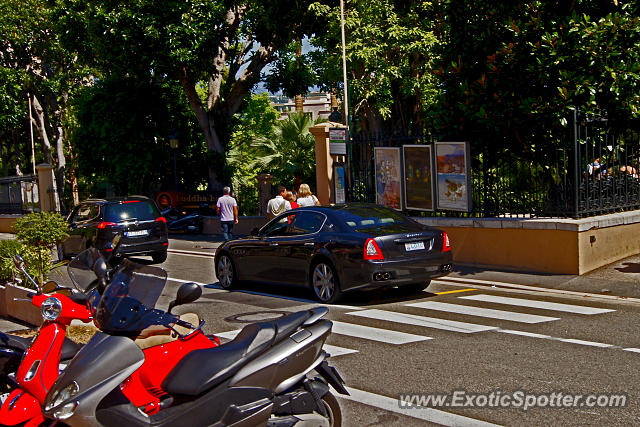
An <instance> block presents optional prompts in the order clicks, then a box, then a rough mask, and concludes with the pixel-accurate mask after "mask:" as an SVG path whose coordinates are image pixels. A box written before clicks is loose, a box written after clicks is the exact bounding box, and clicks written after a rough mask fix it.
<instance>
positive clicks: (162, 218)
mask: <svg viewBox="0 0 640 427" xmlns="http://www.w3.org/2000/svg"><path fill="white" fill-rule="evenodd" d="M156 221H160V222H164V223H165V224H166V223H167V219H166V218H165V217H163V216H159V217H158V218H156Z"/></svg>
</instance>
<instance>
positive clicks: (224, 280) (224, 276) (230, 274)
mask: <svg viewBox="0 0 640 427" xmlns="http://www.w3.org/2000/svg"><path fill="white" fill-rule="evenodd" d="M216 274H217V276H218V280H219V281H220V286H222V287H223V288H224V289H230V288H231V287H233V285H234V284H235V279H236V278H235V271H234V270H233V263H232V261H231V258H229V257H228V256H227V255H221V256H220V258H218V268H217V269H216Z"/></svg>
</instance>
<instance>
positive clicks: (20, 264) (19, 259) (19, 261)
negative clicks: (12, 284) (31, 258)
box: [13, 255, 25, 271]
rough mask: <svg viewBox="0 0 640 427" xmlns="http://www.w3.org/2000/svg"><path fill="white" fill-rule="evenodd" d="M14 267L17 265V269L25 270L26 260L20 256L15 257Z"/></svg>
mask: <svg viewBox="0 0 640 427" xmlns="http://www.w3.org/2000/svg"><path fill="white" fill-rule="evenodd" d="M13 265H15V266H16V268H17V269H18V270H20V271H22V270H24V269H25V265H24V260H23V259H22V257H21V256H20V255H14V256H13Z"/></svg>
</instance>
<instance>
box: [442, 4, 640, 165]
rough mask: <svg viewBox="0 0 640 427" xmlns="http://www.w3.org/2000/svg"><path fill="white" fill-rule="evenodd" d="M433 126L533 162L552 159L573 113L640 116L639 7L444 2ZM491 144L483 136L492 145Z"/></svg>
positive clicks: (628, 5)
mask: <svg viewBox="0 0 640 427" xmlns="http://www.w3.org/2000/svg"><path fill="white" fill-rule="evenodd" d="M443 7H444V12H445V13H444V14H443V18H442V19H441V20H440V21H439V22H438V25H439V28H441V30H442V34H443V38H444V39H445V40H447V43H446V44H444V45H443V50H442V56H441V61H440V62H439V64H438V66H437V70H436V73H437V75H438V76H439V77H440V81H441V84H442V87H443V89H444V90H443V91H442V97H441V100H440V102H439V103H438V108H436V109H434V114H433V119H434V121H435V122H436V123H438V125H439V126H440V127H441V129H442V131H443V133H445V134H446V135H447V136H448V137H458V136H464V135H474V139H479V140H483V141H482V143H483V145H486V146H491V144H492V141H496V140H498V139H500V140H505V141H507V142H508V143H509V146H510V149H511V150H512V151H514V152H516V153H520V154H522V155H525V156H529V157H531V156H538V155H543V154H544V153H548V152H549V149H548V148H549V145H553V144H556V143H557V141H558V140H559V139H560V138H561V137H562V136H563V135H564V132H565V129H564V124H565V123H566V122H565V120H566V117H567V115H568V113H569V109H570V108H575V109H579V110H582V111H587V112H605V113H608V115H609V117H610V119H611V120H615V119H623V120H624V119H628V118H630V117H634V116H638V113H639V109H638V108H639V106H640V98H639V97H638V95H637V94H638V92H639V91H640V75H639V73H638V72H639V71H640V65H638V64H640V53H639V52H638V49H637V46H638V43H640V26H639V25H638V24H639V16H638V6H637V3H635V2H622V1H616V2H590V1H581V0H579V1H574V2H542V1H528V2H518V3H513V2H491V1H467V0H451V1H446V2H443ZM483 135H484V136H483Z"/></svg>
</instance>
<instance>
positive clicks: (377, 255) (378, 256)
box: [364, 239, 384, 260]
mask: <svg viewBox="0 0 640 427" xmlns="http://www.w3.org/2000/svg"><path fill="white" fill-rule="evenodd" d="M364 259H368V260H383V259H384V255H382V251H381V250H380V246H378V244H377V243H376V241H375V240H373V239H367V241H366V242H364Z"/></svg>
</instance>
